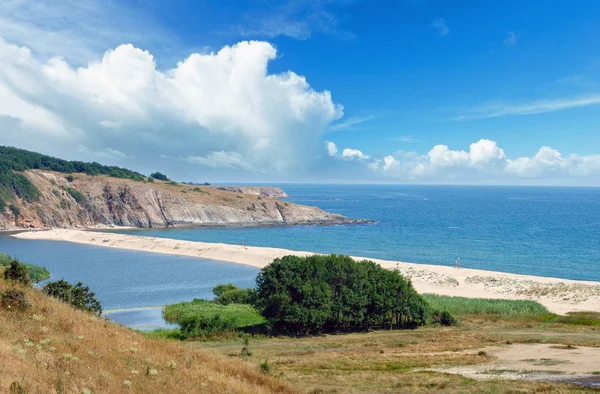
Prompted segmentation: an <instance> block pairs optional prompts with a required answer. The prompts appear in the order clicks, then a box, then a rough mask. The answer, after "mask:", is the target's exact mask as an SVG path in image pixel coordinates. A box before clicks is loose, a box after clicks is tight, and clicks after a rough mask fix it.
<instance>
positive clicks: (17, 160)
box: [0, 146, 146, 211]
mask: <svg viewBox="0 0 600 394" xmlns="http://www.w3.org/2000/svg"><path fill="white" fill-rule="evenodd" d="M25 170H48V171H56V172H62V173H66V174H70V173H86V174H88V175H107V176H110V177H113V178H124V179H133V180H135V181H143V180H145V179H146V177H144V175H142V174H140V173H138V172H135V171H132V170H128V169H126V168H121V167H116V166H104V165H102V164H99V163H96V162H93V163H86V162H83V161H67V160H62V159H57V158H55V157H51V156H46V155H42V154H40V153H35V152H30V151H27V150H24V149H17V148H13V147H10V146H0V211H4V209H5V208H6V206H7V202H8V201H12V199H13V197H14V196H17V197H19V198H21V199H23V200H24V201H26V202H33V201H37V200H38V199H39V197H40V191H39V190H38V188H37V187H36V186H35V185H34V184H33V183H31V181H30V180H29V179H27V177H26V176H25V175H23V174H21V173H20V172H22V171H25ZM69 179H70V181H72V176H71V177H69Z"/></svg>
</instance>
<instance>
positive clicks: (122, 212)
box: [0, 170, 358, 230]
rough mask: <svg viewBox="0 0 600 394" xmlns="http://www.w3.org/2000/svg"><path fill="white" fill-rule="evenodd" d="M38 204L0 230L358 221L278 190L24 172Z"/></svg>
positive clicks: (2, 218)
mask: <svg viewBox="0 0 600 394" xmlns="http://www.w3.org/2000/svg"><path fill="white" fill-rule="evenodd" d="M23 174H24V175H25V176H26V177H27V179H29V180H30V181H31V183H33V184H34V185H35V186H36V187H37V189H38V190H39V191H40V196H39V198H38V199H37V201H34V202H26V201H25V200H22V199H19V198H16V199H15V201H14V202H13V204H12V205H11V206H10V207H6V208H5V209H4V211H3V212H1V213H0V228H2V229H9V230H10V229H22V228H49V227H92V226H131V227H139V228H154V227H183V226H198V227H201V226H253V225H255V226H261V225H296V224H349V223H356V222H358V221H357V220H353V219H349V218H346V217H344V216H341V215H335V214H330V213H327V212H324V211H323V210H321V209H319V208H317V207H309V206H303V205H297V204H293V203H289V202H284V201H281V200H278V199H276V198H274V197H269V196H285V193H284V192H283V191H282V190H281V189H278V188H272V187H268V188H261V187H258V186H252V187H214V186H195V185H185V184H178V183H174V182H161V181H154V182H138V181H133V180H129V179H118V178H111V177H107V176H89V175H86V174H73V175H70V176H66V175H65V174H61V173H56V172H51V171H41V170H28V171H25V172H23Z"/></svg>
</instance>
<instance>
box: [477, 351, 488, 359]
mask: <svg viewBox="0 0 600 394" xmlns="http://www.w3.org/2000/svg"><path fill="white" fill-rule="evenodd" d="M477 355H478V356H481V357H486V356H487V353H486V352H484V351H483V350H480V351H478V352H477Z"/></svg>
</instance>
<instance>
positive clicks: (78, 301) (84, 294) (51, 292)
mask: <svg viewBox="0 0 600 394" xmlns="http://www.w3.org/2000/svg"><path fill="white" fill-rule="evenodd" d="M42 291H43V292H44V293H45V294H46V295H48V296H50V297H54V298H57V299H59V300H60V301H62V302H65V303H67V304H70V305H72V306H74V307H75V308H77V309H81V310H84V311H88V312H92V313H94V314H96V315H98V316H100V315H101V314H102V306H101V305H100V302H99V301H98V300H97V299H96V298H95V296H96V294H95V293H94V292H92V291H91V290H90V288H89V287H87V286H84V285H83V283H81V282H77V284H76V285H75V286H73V285H72V284H70V283H69V282H67V281H65V280H64V279H60V280H57V281H54V282H50V283H47V284H46V285H45V286H44V287H43V289H42Z"/></svg>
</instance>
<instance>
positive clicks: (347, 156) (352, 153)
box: [342, 148, 369, 160]
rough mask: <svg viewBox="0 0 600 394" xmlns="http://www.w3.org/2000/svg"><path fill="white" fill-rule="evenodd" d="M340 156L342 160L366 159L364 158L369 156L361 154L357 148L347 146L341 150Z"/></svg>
mask: <svg viewBox="0 0 600 394" xmlns="http://www.w3.org/2000/svg"><path fill="white" fill-rule="evenodd" d="M342 158H343V159H344V160H354V159H359V160H366V159H368V158H369V156H367V155H365V154H363V153H362V152H361V151H359V150H358V149H349V148H346V149H344V150H343V152H342Z"/></svg>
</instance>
